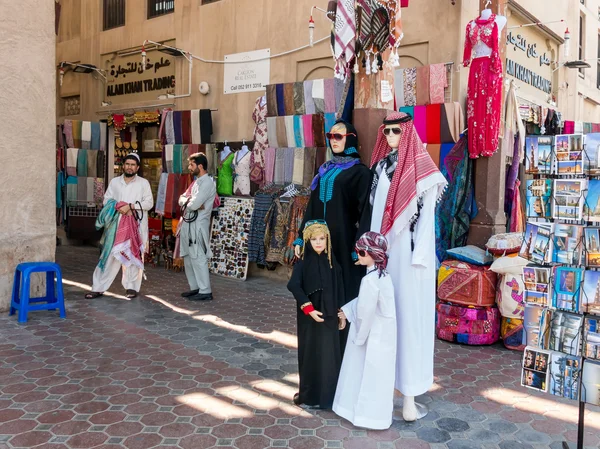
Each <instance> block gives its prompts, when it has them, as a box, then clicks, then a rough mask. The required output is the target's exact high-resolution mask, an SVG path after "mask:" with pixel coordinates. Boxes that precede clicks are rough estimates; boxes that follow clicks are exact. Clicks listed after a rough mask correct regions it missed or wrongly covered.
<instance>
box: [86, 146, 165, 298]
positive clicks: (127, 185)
mask: <svg viewBox="0 0 600 449" xmlns="http://www.w3.org/2000/svg"><path fill="white" fill-rule="evenodd" d="M139 169H140V157H139V156H138V155H137V154H136V153H131V154H129V155H128V156H127V157H125V160H124V161H123V174H122V175H121V176H119V177H117V178H113V179H112V181H110V184H109V185H108V189H106V192H105V193H104V205H106V203H107V202H108V201H110V200H115V201H116V202H117V203H119V202H121V201H122V202H125V203H127V205H125V206H123V207H121V208H120V209H119V210H118V213H119V214H121V215H132V214H134V212H135V213H136V214H137V215H140V214H142V219H141V221H140V222H139V231H140V237H141V241H142V243H143V247H142V255H143V253H144V248H147V246H148V211H149V210H150V209H152V207H153V205H154V199H153V197H152V189H151V188H150V183H149V182H148V181H147V180H146V179H144V178H141V177H139V176H138V175H137V172H138V171H139ZM133 209H135V211H134V210H133ZM119 220H120V217H119ZM121 269H122V270H123V275H122V278H121V283H122V285H123V288H125V294H126V296H127V297H128V298H135V297H136V296H137V295H138V293H139V291H140V287H141V285H142V277H143V273H144V271H143V270H142V269H140V268H138V267H137V266H135V265H131V266H128V267H127V266H124V265H121V262H120V261H119V260H118V259H116V258H115V257H114V256H112V255H111V256H110V257H109V258H108V260H107V262H106V265H105V267H104V269H102V268H100V266H99V265H98V266H97V267H96V269H95V270H94V277H93V285H92V291H91V292H89V293H87V294H86V295H85V297H86V298H87V299H92V298H97V297H99V296H102V294H103V293H104V292H105V291H106V290H108V289H109V288H110V286H111V284H112V283H113V281H114V280H115V278H116V277H117V274H118V273H119V270H121Z"/></svg>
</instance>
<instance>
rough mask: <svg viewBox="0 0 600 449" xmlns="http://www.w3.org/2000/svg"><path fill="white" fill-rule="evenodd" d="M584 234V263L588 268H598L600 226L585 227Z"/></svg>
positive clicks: (599, 261)
mask: <svg viewBox="0 0 600 449" xmlns="http://www.w3.org/2000/svg"><path fill="white" fill-rule="evenodd" d="M583 234H584V236H585V240H584V243H585V265H586V266H587V267H588V268H600V228H592V227H586V228H585V229H584V230H583Z"/></svg>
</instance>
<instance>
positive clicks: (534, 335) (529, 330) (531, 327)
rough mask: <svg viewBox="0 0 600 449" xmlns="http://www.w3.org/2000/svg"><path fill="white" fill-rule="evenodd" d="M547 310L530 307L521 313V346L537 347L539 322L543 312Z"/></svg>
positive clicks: (526, 307)
mask: <svg viewBox="0 0 600 449" xmlns="http://www.w3.org/2000/svg"><path fill="white" fill-rule="evenodd" d="M547 310H548V309H546V308H544V307H537V306H532V305H526V306H525V312H524V313H523V328H524V329H525V332H523V339H524V341H523V344H524V345H526V346H539V343H540V321H541V318H542V314H543V313H544V311H547Z"/></svg>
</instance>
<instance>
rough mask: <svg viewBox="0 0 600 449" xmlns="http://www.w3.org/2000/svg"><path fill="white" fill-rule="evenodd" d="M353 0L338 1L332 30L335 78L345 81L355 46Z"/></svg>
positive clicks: (350, 66)
mask: <svg viewBox="0 0 600 449" xmlns="http://www.w3.org/2000/svg"><path fill="white" fill-rule="evenodd" d="M354 8H355V5H354V1H353V0H338V3H337V11H336V15H335V26H334V27H333V29H332V37H331V40H332V47H333V56H334V58H335V60H336V65H335V77H336V78H342V79H346V77H348V76H349V75H350V71H351V69H352V65H353V60H354V56H355V54H354V52H355V44H356V12H355V9H354Z"/></svg>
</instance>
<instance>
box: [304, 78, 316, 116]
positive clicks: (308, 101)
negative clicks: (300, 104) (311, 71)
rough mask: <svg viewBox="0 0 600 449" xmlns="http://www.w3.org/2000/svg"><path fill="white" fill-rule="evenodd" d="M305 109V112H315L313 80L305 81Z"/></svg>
mask: <svg viewBox="0 0 600 449" xmlns="http://www.w3.org/2000/svg"><path fill="white" fill-rule="evenodd" d="M303 84H304V87H303V89H304V111H305V114H314V113H315V112H316V111H315V100H314V99H313V94H312V92H313V82H312V80H307V81H304V83H303Z"/></svg>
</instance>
